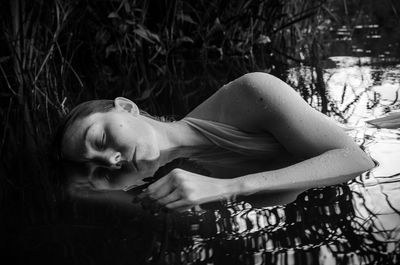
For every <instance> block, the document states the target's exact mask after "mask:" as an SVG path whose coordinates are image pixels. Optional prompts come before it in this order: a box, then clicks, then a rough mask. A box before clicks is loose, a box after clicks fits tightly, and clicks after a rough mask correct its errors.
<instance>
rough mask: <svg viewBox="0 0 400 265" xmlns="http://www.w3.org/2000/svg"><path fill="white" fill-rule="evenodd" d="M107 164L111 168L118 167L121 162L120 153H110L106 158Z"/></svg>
mask: <svg viewBox="0 0 400 265" xmlns="http://www.w3.org/2000/svg"><path fill="white" fill-rule="evenodd" d="M106 160H107V161H106V162H107V163H108V164H109V165H111V166H116V165H118V164H119V163H120V162H121V160H122V159H121V153H120V152H110V153H109V154H108V155H107V157H106Z"/></svg>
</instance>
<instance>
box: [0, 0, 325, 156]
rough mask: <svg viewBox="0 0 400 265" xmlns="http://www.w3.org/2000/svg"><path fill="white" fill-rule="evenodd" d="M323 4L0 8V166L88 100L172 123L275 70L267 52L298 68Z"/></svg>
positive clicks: (17, 3) (277, 0)
mask: <svg viewBox="0 0 400 265" xmlns="http://www.w3.org/2000/svg"><path fill="white" fill-rule="evenodd" d="M325 2H326V1H325V0H320V1H306V0H302V1H294V0H290V1H282V0H268V1H265V0H253V1H250V0H241V1H231V2H230V1H225V0H216V1H212V2H210V1H205V0H200V1H194V0H191V1H183V0H175V1H157V3H155V1H149V0H133V1H127V0H120V1H116V0H104V1H94V0H88V1H74V0H64V1H61V0H56V1H45V0H35V1H26V0H9V1H8V2H7V1H4V2H3V3H2V4H1V10H2V11H0V12H1V15H2V17H3V18H4V20H3V23H2V25H1V27H2V35H1V46H2V47H4V48H5V49H4V51H6V52H5V53H4V54H2V55H1V56H0V82H1V83H2V87H4V88H5V90H4V92H2V94H1V103H2V104H1V107H0V120H1V125H2V126H1V129H0V130H1V131H0V141H1V142H0V153H1V156H2V160H3V161H7V160H9V159H12V156H13V154H15V153H16V152H18V147H17V146H24V148H26V149H27V150H37V148H38V146H42V145H43V144H42V142H43V139H49V137H50V135H51V134H52V132H53V130H54V128H55V124H56V123H57V121H58V120H59V117H60V116H62V115H64V114H65V113H67V112H68V111H69V109H70V108H71V106H73V105H75V104H76V103H77V102H80V101H82V100H85V99H88V98H99V97H102V98H112V97H114V96H117V95H123V96H126V97H129V98H131V99H133V100H136V101H137V102H138V103H139V104H140V105H141V106H142V107H143V108H144V109H145V110H147V111H149V112H151V113H154V114H165V113H167V114H173V115H177V116H179V115H182V114H183V113H185V112H186V111H187V110H188V109H189V108H190V106H192V105H193V104H195V103H198V102H195V101H196V99H197V100H200V99H203V98H205V97H206V96H208V95H210V94H211V93H212V92H213V91H214V89H213V88H217V87H219V86H220V85H222V84H223V83H224V82H226V81H228V80H229V79H232V78H234V77H237V76H239V75H241V74H243V73H244V72H248V71H254V70H263V71H265V70H266V71H270V70H271V69H273V68H274V67H275V66H276V65H277V64H276V63H275V62H274V61H273V60H272V57H270V58H268V56H266V55H268V54H270V53H274V54H275V55H274V57H275V60H276V58H278V57H279V56H281V59H284V60H287V59H289V60H292V61H296V62H306V57H307V56H308V55H307V51H308V47H311V46H310V45H311V43H312V41H315V39H316V37H315V34H317V33H315V32H316V31H315V28H316V25H317V24H318V20H316V16H318V14H319V12H320V10H321V8H322V7H323V5H324V3H325ZM311 33H312V34H314V35H311V37H310V36H309V35H310V34H311ZM302 54H303V55H302ZM299 55H300V56H299ZM222 58H224V60H225V62H224V60H222ZM235 58H241V59H240V60H239V59H235ZM260 58H262V59H260ZM265 58H267V59H265ZM226 61H229V62H231V63H232V62H233V64H232V65H230V64H229V63H226ZM274 64H275V65H274ZM199 69H201V71H198V70H199ZM192 87H198V88H199V89H198V90H196V91H195V90H193V89H192ZM168 102H175V103H179V104H169V103H168ZM178 106H181V107H178ZM10 150H11V151H10Z"/></svg>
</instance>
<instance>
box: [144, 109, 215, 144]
mask: <svg viewBox="0 0 400 265" xmlns="http://www.w3.org/2000/svg"><path fill="white" fill-rule="evenodd" d="M140 117H141V118H142V119H143V120H144V121H146V122H147V123H148V124H150V125H151V126H152V127H153V128H154V133H155V135H156V139H157V141H158V146H159V148H160V151H162V150H169V149H174V148H178V147H184V146H186V147H187V146H203V145H212V143H211V142H210V141H209V140H208V139H207V138H206V137H204V136H203V135H202V134H201V133H199V132H198V131H197V130H196V129H193V128H191V127H190V126H189V125H188V124H187V123H186V122H185V121H183V120H178V121H174V122H162V121H158V120H155V119H152V118H149V117H146V116H140Z"/></svg>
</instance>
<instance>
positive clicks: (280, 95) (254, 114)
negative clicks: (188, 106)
mask: <svg viewBox="0 0 400 265" xmlns="http://www.w3.org/2000/svg"><path fill="white" fill-rule="evenodd" d="M293 96H298V95H297V93H296V92H294V90H293V89H292V88H291V87H290V86H288V85H287V84H286V83H285V82H283V81H282V80H280V79H279V78H277V77H275V76H273V75H270V74H267V73H261V72H254V73H248V74H245V75H243V76H241V77H239V78H237V79H235V80H233V81H231V82H229V83H228V84H226V85H224V86H223V87H221V88H220V89H219V90H218V91H217V92H216V93H214V94H213V95H212V96H211V97H210V98H209V99H207V100H206V101H205V102H203V103H202V104H201V105H199V106H198V107H197V108H195V109H194V110H193V111H192V112H191V113H189V114H188V116H190V117H196V118H202V119H208V120H214V121H218V122H222V123H226V124H230V125H232V126H235V127H238V128H240V129H242V130H245V131H262V130H265V129H268V128H269V127H270V126H267V124H266V118H267V116H271V117H273V116H275V114H276V112H278V111H279V109H276V108H279V107H280V106H281V104H279V102H280V101H282V100H285V99H287V98H288V97H293ZM273 113H275V114H274V115H272V114H273Z"/></svg>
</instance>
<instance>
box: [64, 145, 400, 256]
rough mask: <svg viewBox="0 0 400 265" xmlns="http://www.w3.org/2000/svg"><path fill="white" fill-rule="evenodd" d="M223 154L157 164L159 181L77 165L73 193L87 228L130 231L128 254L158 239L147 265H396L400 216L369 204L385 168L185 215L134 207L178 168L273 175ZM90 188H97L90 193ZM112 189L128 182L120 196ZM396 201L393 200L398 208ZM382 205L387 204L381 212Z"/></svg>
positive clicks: (126, 169) (72, 170)
mask: <svg viewBox="0 0 400 265" xmlns="http://www.w3.org/2000/svg"><path fill="white" fill-rule="evenodd" d="M216 151H217V152H214V153H213V150H208V152H207V153H206V154H204V153H196V152H194V153H193V152H189V153H186V154H187V155H188V154H190V159H189V158H187V157H186V158H185V157H180V158H176V157H174V156H172V159H173V160H172V161H167V160H166V161H164V163H158V164H157V163H154V164H153V167H152V170H153V171H154V177H153V178H148V177H145V176H146V174H141V173H140V172H139V171H138V170H137V169H136V168H134V167H133V166H130V165H124V166H123V167H122V168H121V169H118V170H116V169H106V168H99V167H97V166H95V165H87V166H86V167H84V169H82V168H81V167H80V166H78V167H76V166H75V165H74V166H73V167H71V166H70V167H69V170H68V171H67V172H69V174H70V176H69V177H70V180H71V181H70V182H68V183H69V185H68V187H69V188H70V189H69V190H70V196H71V197H72V198H71V199H72V202H73V207H72V212H74V214H75V219H76V220H79V223H85V222H88V220H89V222H90V220H92V219H93V216H96V217H97V218H95V219H96V220H97V222H98V220H103V221H104V219H105V218H104V217H105V216H111V215H112V216H114V217H113V218H116V217H115V216H118V218H117V221H116V223H118V224H120V225H121V224H122V225H124V226H123V227H125V226H126V228H123V227H122V228H121V227H119V228H118V230H122V231H125V232H126V233H123V234H122V235H120V237H121V238H128V239H129V240H122V241H121V240H118V236H117V235H115V234H113V236H112V237H113V238H114V239H113V240H114V241H116V242H118V244H119V245H120V247H121V248H123V249H127V250H129V249H131V248H132V249H133V248H134V247H137V246H136V245H135V244H134V243H133V242H136V241H139V240H142V239H143V238H151V244H148V245H147V249H146V250H143V251H142V252H141V253H140V255H139V254H137V253H136V255H139V256H135V257H134V259H135V260H143V261H144V262H146V263H148V264H188V263H196V264H270V263H272V264H293V263H294V262H296V263H300V264H302V263H306V264H314V263H318V262H320V261H323V262H325V263H330V262H333V261H336V262H338V263H339V262H345V263H348V264H358V263H360V262H361V263H370V262H385V261H387V260H392V259H393V255H394V254H395V252H396V248H398V244H397V243H396V242H397V241H398V227H397V226H396V219H393V218H392V217H396V218H399V215H398V212H397V211H396V212H394V211H393V208H390V207H391V206H390V204H388V203H386V202H388V201H387V200H385V198H386V197H385V196H382V197H381V198H380V199H381V200H379V201H377V198H376V196H375V197H374V198H373V201H367V200H370V198H368V196H366V194H368V193H370V192H371V191H373V190H372V189H371V187H374V186H376V185H375V184H372V182H371V181H370V180H371V179H372V178H373V175H374V172H375V173H376V171H378V170H379V167H378V168H376V169H375V171H373V172H371V173H369V174H365V175H363V176H362V177H360V178H359V179H356V180H355V181H353V182H352V183H351V184H350V185H333V186H329V187H321V188H314V189H310V190H308V191H305V192H302V191H298V190H288V191H284V192H279V193H276V194H260V195H253V196H249V197H239V198H236V199H235V200H232V201H229V202H226V201H224V202H213V203H208V204H205V205H201V207H196V208H194V209H192V210H190V211H186V212H182V213H177V212H169V211H164V210H163V209H159V208H157V207H155V206H154V204H152V202H150V201H139V200H136V199H135V198H136V195H137V194H138V193H140V191H141V189H142V188H143V187H145V186H146V185H147V184H146V183H148V182H152V181H155V180H156V179H158V178H159V177H162V176H163V175H165V174H166V173H168V172H169V171H170V170H172V169H173V168H176V167H180V168H183V169H186V170H190V171H192V172H196V173H202V174H206V175H211V176H216V175H219V174H220V172H225V174H226V175H225V176H232V175H235V174H243V172H241V173H238V172H237V170H238V169H239V168H243V165H248V167H247V169H246V168H245V169H242V170H245V171H246V170H247V171H252V170H255V171H256V170H257V167H259V168H260V167H265V163H263V165H260V164H258V165H257V163H255V162H254V161H255V160H254V159H249V158H247V157H242V156H238V155H237V154H232V153H228V152H226V151H221V150H216ZM218 157H220V159H218ZM170 158H171V157H170ZM279 161H280V163H277V162H279ZM258 163H260V161H258ZM285 163H293V160H290V159H280V160H277V161H271V164H274V165H273V166H272V167H281V166H283V165H284V164H285ZM158 166H159V167H158ZM269 167H271V166H269ZM259 168H258V169H259ZM221 169H223V170H222V171H221ZM147 170H148V169H147ZM105 176H108V177H107V178H104V177H105ZM219 176H220V175H219ZM225 176H221V177H225ZM111 177H112V178H114V180H112V179H111ZM98 179H102V183H99V180H98ZM84 180H86V183H90V182H92V184H90V185H86V186H85V185H81V184H82V183H83V182H85V181H84ZM113 182H114V183H120V186H119V189H118V188H117V186H116V185H115V184H113ZM369 183H370V184H369ZM96 185H97V186H96ZM126 185H128V187H130V188H126V187H127V186H126ZM312 185H314V183H312ZM107 187H108V188H107ZM123 189H125V190H127V191H123ZM71 191H72V192H71ZM373 192H376V190H375V191H373ZM387 192H390V190H389V191H387ZM386 195H389V194H388V193H386ZM392 195H393V194H390V196H389V198H392V199H396V198H395V197H393V196H392ZM296 197H297V198H296ZM376 203H379V204H380V205H379V207H378V208H376V205H375V204H376ZM385 203H386V204H385ZM391 203H393V204H394V205H396V202H394V201H392V202H391ZM107 205H108V206H107ZM397 205H399V204H397ZM392 207H393V206H392ZM88 209H90V213H89V214H88V212H87V211H88ZM96 209H97V210H96ZM377 210H378V211H377ZM126 217H128V218H126ZM388 217H389V218H388ZM124 220H125V221H124ZM388 220H392V221H393V220H394V221H395V222H394V223H393V222H392V223H390V222H389V221H388ZM92 222H93V221H92ZM113 222H115V219H113ZM128 227H129V228H128ZM138 227H140V229H136V228H138ZM132 229H133V231H132ZM115 237H117V238H115ZM131 244H132V245H131ZM124 255H127V256H131V254H128V253H125V252H124Z"/></svg>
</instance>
